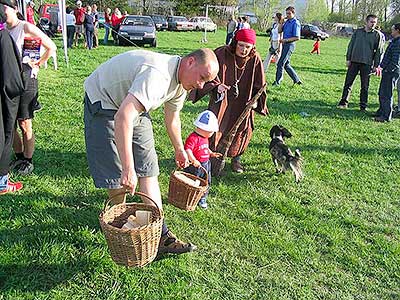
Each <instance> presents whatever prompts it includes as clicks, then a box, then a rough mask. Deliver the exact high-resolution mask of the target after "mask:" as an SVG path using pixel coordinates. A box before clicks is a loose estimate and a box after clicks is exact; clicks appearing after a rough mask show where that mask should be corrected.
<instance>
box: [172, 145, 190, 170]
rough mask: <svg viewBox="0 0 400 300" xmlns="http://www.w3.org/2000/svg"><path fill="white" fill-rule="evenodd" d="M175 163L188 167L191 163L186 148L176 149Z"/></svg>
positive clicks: (181, 166)
mask: <svg viewBox="0 0 400 300" xmlns="http://www.w3.org/2000/svg"><path fill="white" fill-rule="evenodd" d="M175 163H176V165H177V166H178V167H180V168H186V167H187V166H188V165H189V159H188V156H187V154H186V151H185V150H183V149H182V150H177V151H175Z"/></svg>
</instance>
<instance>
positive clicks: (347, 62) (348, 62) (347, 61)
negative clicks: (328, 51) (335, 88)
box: [346, 60, 351, 68]
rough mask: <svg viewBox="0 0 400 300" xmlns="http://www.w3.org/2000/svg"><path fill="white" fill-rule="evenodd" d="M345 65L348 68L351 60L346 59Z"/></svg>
mask: <svg viewBox="0 0 400 300" xmlns="http://www.w3.org/2000/svg"><path fill="white" fill-rule="evenodd" d="M346 66H347V67H348V68H349V67H350V66H351V61H349V60H346Z"/></svg>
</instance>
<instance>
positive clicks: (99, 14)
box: [97, 12, 106, 28]
mask: <svg viewBox="0 0 400 300" xmlns="http://www.w3.org/2000/svg"><path fill="white" fill-rule="evenodd" d="M97 15H98V17H99V27H100V28H103V27H104V23H105V22H106V18H105V16H104V13H103V12H99V13H97Z"/></svg>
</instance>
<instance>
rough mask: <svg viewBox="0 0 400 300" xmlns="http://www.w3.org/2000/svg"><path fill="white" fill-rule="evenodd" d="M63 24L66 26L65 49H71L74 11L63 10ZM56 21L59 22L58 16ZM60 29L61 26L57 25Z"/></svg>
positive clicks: (73, 32) (73, 31) (69, 9)
mask: <svg viewBox="0 0 400 300" xmlns="http://www.w3.org/2000/svg"><path fill="white" fill-rule="evenodd" d="M65 11H66V15H65V23H66V25H67V48H72V45H73V43H74V34H75V22H76V20H75V16H74V11H73V9H71V8H70V7H67V8H66V9H65ZM58 21H59V22H61V17H60V14H59V16H58ZM58 25H59V26H60V27H61V24H58Z"/></svg>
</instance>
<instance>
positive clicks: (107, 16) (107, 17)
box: [103, 7, 111, 45]
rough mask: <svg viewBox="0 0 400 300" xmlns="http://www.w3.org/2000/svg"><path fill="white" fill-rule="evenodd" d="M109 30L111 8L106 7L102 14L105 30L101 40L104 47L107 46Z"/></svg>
mask: <svg viewBox="0 0 400 300" xmlns="http://www.w3.org/2000/svg"><path fill="white" fill-rule="evenodd" d="M110 28H111V8H109V7H107V8H106V11H105V13H104V29H105V33H104V38H103V44H104V45H107V44H108V37H109V36H110Z"/></svg>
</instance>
